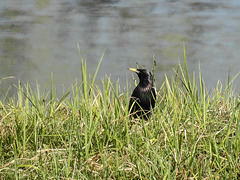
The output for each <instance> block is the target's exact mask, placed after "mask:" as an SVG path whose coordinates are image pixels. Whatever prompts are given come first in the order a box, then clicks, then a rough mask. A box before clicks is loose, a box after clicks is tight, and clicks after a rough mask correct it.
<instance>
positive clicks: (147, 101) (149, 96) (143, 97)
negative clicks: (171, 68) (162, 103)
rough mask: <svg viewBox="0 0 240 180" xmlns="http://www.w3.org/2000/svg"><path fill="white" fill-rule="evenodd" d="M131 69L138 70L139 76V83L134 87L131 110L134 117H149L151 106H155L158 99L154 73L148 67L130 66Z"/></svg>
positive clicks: (130, 104) (130, 103)
mask: <svg viewBox="0 0 240 180" xmlns="http://www.w3.org/2000/svg"><path fill="white" fill-rule="evenodd" d="M129 70H130V71H133V72H136V73H137V75H138V77H139V84H138V85H137V87H136V88H135V89H134V91H133V93H132V96H131V99H130V102H129V112H130V113H131V114H132V116H133V117H134V118H137V117H143V118H144V119H148V118H149V116H150V114H151V113H150V110H151V108H154V107H155V99H156V91H155V89H154V87H153V77H152V74H151V72H149V71H148V70H146V69H133V68H129Z"/></svg>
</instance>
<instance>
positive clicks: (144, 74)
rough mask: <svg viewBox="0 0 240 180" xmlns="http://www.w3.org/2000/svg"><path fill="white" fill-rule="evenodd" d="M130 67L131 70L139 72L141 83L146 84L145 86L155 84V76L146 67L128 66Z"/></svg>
mask: <svg viewBox="0 0 240 180" xmlns="http://www.w3.org/2000/svg"><path fill="white" fill-rule="evenodd" d="M128 69H129V70H130V71H133V72H135V73H137V75H138V77H139V80H140V82H139V84H141V85H144V86H146V85H149V84H151V85H152V84H153V76H152V74H151V72H150V71H148V70H146V69H134V68H128Z"/></svg>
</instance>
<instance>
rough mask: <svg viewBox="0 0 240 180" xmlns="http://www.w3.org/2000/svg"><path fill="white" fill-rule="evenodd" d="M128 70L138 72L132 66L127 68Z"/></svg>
mask: <svg viewBox="0 0 240 180" xmlns="http://www.w3.org/2000/svg"><path fill="white" fill-rule="evenodd" d="M128 70H130V71H133V72H136V73H139V71H138V70H137V69H134V68H128Z"/></svg>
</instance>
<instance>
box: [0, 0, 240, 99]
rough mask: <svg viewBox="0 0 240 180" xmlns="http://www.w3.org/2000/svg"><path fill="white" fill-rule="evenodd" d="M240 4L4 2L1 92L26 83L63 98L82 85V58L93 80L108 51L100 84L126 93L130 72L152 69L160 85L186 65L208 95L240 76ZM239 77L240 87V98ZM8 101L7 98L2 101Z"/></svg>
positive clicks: (0, 10) (0, 5) (0, 11)
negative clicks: (185, 62) (228, 79)
mask: <svg viewBox="0 0 240 180" xmlns="http://www.w3.org/2000/svg"><path fill="white" fill-rule="evenodd" d="M239 9H240V1H239V0H228V1H223V0H222V1H221V0H211V1H210V0H208V1H207V0H205V1H190V0H181V1H176V0H160V1H158V0H147V1H146V0H145V1H143V0H132V1H129V0H21V1H14V0H8V1H1V2H0V63H1V66H0V79H2V78H4V77H8V76H14V77H15V78H14V79H8V80H4V81H1V84H0V88H1V89H2V90H3V91H6V90H7V89H8V87H12V90H11V91H10V92H9V93H10V94H11V93H13V92H14V89H16V88H15V87H14V86H13V84H17V83H18V82H19V81H20V82H21V83H22V84H25V83H29V84H30V85H31V86H35V84H36V82H38V83H39V84H40V87H42V88H43V89H44V87H47V88H48V87H50V84H51V74H52V75H53V84H54V87H55V88H56V89H57V91H58V93H59V94H61V93H62V91H63V89H65V90H66V89H68V88H69V87H70V86H71V85H72V84H74V83H75V82H76V79H78V81H81V68H80V58H79V54H78V49H77V43H79V47H80V50H81V54H82V57H83V58H84V60H86V61H87V66H88V72H89V73H90V74H92V75H93V74H94V72H95V69H96V67H97V64H98V62H99V60H100V58H101V56H102V53H103V52H104V50H105V54H104V58H103V61H102V64H101V67H100V70H99V74H98V77H97V82H98V83H99V82H100V81H101V79H104V78H105V75H108V76H111V79H112V81H119V82H120V84H121V86H122V87H124V86H126V79H129V82H130V83H132V84H133V82H132V74H131V72H129V71H128V70H127V68H128V67H136V62H137V63H138V64H139V65H140V66H144V67H146V68H148V69H151V68H152V67H153V61H152V59H153V56H154V57H155V59H156V62H157V65H156V74H155V79H156V84H157V87H159V86H161V83H162V82H163V80H164V74H167V75H168V76H170V77H171V76H173V75H174V71H173V69H174V68H176V67H177V65H178V63H179V62H183V42H184V43H185V45H186V51H187V60H188V66H189V72H190V73H192V72H193V71H195V72H196V74H198V69H199V65H200V66H201V72H202V76H203V79H204V81H205V83H206V85H207V87H208V88H209V89H211V88H214V87H215V86H216V84H217V82H218V80H220V81H222V83H223V84H224V83H225V80H226V76H227V74H228V71H229V68H230V67H231V76H232V77H233V76H235V75H236V74H237V73H238V72H240V51H239V47H240V11H239ZM238 82H239V78H237V79H236V80H235V85H236V91H237V92H239V90H238V88H240V86H239V85H238ZM1 96H2V95H1Z"/></svg>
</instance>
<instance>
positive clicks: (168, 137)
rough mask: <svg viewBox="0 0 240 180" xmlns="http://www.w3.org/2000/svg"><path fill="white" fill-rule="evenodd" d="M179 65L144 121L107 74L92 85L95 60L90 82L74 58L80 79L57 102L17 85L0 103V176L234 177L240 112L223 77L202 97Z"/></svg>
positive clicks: (239, 157)
mask: <svg viewBox="0 0 240 180" xmlns="http://www.w3.org/2000/svg"><path fill="white" fill-rule="evenodd" d="M184 52H185V50H184ZM101 59H102V58H101ZM184 62H185V64H184V66H182V65H179V66H178V68H177V70H176V76H175V77H173V78H172V79H169V78H168V77H166V78H165V82H164V83H163V85H162V86H161V88H160V89H159V91H158V94H157V101H156V107H155V109H154V111H153V115H152V117H151V119H150V120H149V121H144V120H134V119H129V114H128V107H127V106H128V101H129V95H130V94H128V92H129V93H131V90H130V89H128V87H127V89H126V92H127V93H124V91H123V89H121V87H120V85H119V84H118V83H115V84H113V83H112V82H111V80H110V78H108V77H107V78H106V79H105V80H103V81H102V86H101V87H99V86H97V85H96V84H95V78H96V75H97V71H98V69H99V66H100V63H101V60H100V63H99V66H98V67H97V70H96V73H95V74H94V76H93V78H92V80H91V78H89V76H88V74H87V67H86V64H85V63H84V61H83V60H82V66H81V69H82V82H81V83H80V84H79V83H77V82H76V84H75V85H74V86H73V87H72V88H71V89H70V90H69V92H67V93H66V94H64V95H63V96H62V98H61V99H57V98H56V96H55V93H54V90H53V87H52V88H51V91H50V92H49V93H41V92H40V91H39V88H37V89H36V90H32V89H31V88H30V87H29V86H28V85H25V86H24V87H22V86H20V85H19V86H18V87H17V88H18V95H17V96H16V98H6V99H5V100H4V102H0V130H1V131H0V138H1V141H0V176H1V177H2V178H3V179H13V178H15V179H237V178H238V177H239V175H240V172H239V171H240V138H239V137H240V123H239V116H240V114H239V101H238V99H237V98H236V95H235V94H234V91H233V89H232V88H231V87H232V86H231V84H230V83H231V82H230V83H229V86H227V87H226V88H225V89H224V88H223V86H222V85H221V84H220V83H218V85H217V86H216V88H215V89H214V90H213V91H212V92H211V94H210V93H209V91H208V90H207V89H206V87H205V85H204V82H203V80H202V78H201V73H200V72H199V76H198V78H196V76H195V75H194V74H193V76H192V77H191V78H190V75H189V73H188V71H187V64H186V62H187V61H186V56H184ZM197 79H199V80H197ZM198 81H199V82H198Z"/></svg>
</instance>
